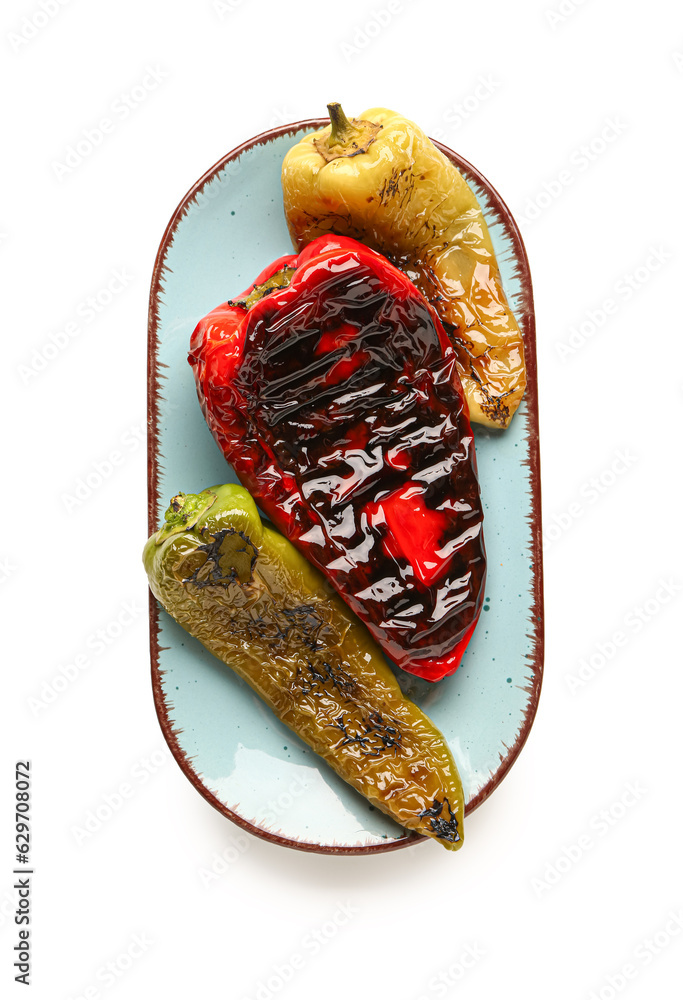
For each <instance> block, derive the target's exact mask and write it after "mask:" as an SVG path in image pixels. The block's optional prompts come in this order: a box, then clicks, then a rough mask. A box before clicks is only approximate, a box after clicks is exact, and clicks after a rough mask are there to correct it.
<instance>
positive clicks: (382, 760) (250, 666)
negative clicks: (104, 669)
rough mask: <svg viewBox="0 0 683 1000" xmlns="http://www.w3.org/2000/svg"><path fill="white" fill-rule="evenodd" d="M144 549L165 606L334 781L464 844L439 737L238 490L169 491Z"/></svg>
mask: <svg viewBox="0 0 683 1000" xmlns="http://www.w3.org/2000/svg"><path fill="white" fill-rule="evenodd" d="M143 558H144V564H145V569H146V570H147V575H148V577H149V585H150V589H151V590H152V593H153V594H154V596H155V597H156V598H157V599H158V600H159V601H160V602H161V604H162V605H163V606H164V607H165V608H166V610H167V611H168V612H169V614H171V615H172V616H173V617H174V618H175V619H176V621H178V622H179V624H180V625H182V626H183V628H185V629H186V630H187V631H188V632H189V633H190V634H191V635H193V636H195V637H196V638H197V639H199V641H200V642H201V643H203V645H204V646H206V648H207V649H208V650H209V651H210V652H212V653H214V654H215V655H216V656H217V657H219V658H220V659H221V660H223V662H224V663H226V664H228V665H229V666H230V667H232V669H233V670H234V671H235V673H237V674H239V676H240V677H242V678H243V679H244V680H245V681H246V682H247V683H248V684H249V685H250V686H251V687H252V688H253V689H254V691H256V693H257V694H259V695H260V696H261V698H263V700H264V701H265V702H266V704H267V705H269V707H270V708H271V709H272V710H273V712H275V714H276V715H277V717H278V718H279V719H281V720H282V722H284V723H285V724H286V725H287V726H289V727H290V728H291V729H293V730H294V732H295V733H297V734H298V735H299V736H300V737H301V739H302V740H304V742H306V743H307V744H308V745H309V746H310V747H312V749H313V750H315V751H316V752H317V753H319V754H320V756H321V757H323V758H324V759H325V760H326V761H327V763H328V764H329V765H330V766H331V767H332V768H333V769H334V770H335V771H336V772H337V774H339V776H340V777H341V778H343V779H344V780H345V781H347V782H349V784H351V785H352V786H353V787H354V788H356V789H357V790H358V791H359V792H361V793H362V794H363V795H365V796H366V798H368V799H369V800H370V801H371V802H372V803H373V804H374V805H376V806H377V808H379V809H381V810H382V811H383V812H385V813H387V814H388V815H389V816H391V817H392V818H393V819H394V820H395V821H396V822H397V823H399V824H400V825H401V826H404V827H406V828H407V829H408V830H415V831H417V832H418V833H421V834H424V835H426V836H428V837H433V838H434V839H436V840H437V841H438V842H439V843H440V844H443V846H444V847H446V848H448V849H449V850H457V849H458V848H459V847H460V846H461V845H462V841H463V834H462V823H463V813H464V798H463V791H462V785H461V783H460V777H459V775H458V772H457V769H456V766H455V763H454V761H453V757H452V755H451V752H450V750H449V748H448V745H447V743H446V742H445V740H444V738H443V736H442V735H441V733H440V732H439V731H438V730H437V729H436V728H435V727H434V725H433V724H432V723H431V722H430V721H429V719H428V718H427V717H426V716H425V715H424V714H423V713H422V712H421V711H420V710H419V708H417V706H416V705H414V704H413V703H412V702H411V701H409V700H408V699H407V698H406V697H405V696H404V695H403V694H402V692H401V689H400V688H399V686H398V684H397V682H396V679H395V678H394V675H393V674H392V672H391V670H390V669H389V667H388V666H387V664H386V662H385V660H384V658H383V656H382V654H381V652H380V650H379V648H378V647H377V646H376V645H375V643H374V642H373V641H372V639H371V638H370V634H369V632H367V630H366V629H365V628H364V626H363V625H361V623H360V622H359V621H358V619H356V618H355V617H354V616H353V614H352V613H351V612H350V611H349V609H348V608H347V607H346V605H345V604H344V602H343V601H342V600H341V598H339V597H337V596H336V594H334V593H331V588H330V587H329V585H328V584H327V583H326V581H325V578H324V577H323V575H322V574H321V573H319V572H318V570H316V569H314V568H313V566H311V565H310V564H309V563H308V562H307V561H306V559H305V558H304V557H303V556H302V555H301V554H300V553H299V552H298V551H297V549H295V548H294V546H293V545H292V544H291V543H290V542H288V541H287V539H286V538H284V536H282V535H280V534H279V533H278V532H277V531H274V530H272V529H271V528H268V527H266V525H264V524H262V522H261V519H260V517H259V514H258V511H257V509H256V505H255V503H254V501H253V500H252V498H251V496H250V494H249V493H248V492H247V490H245V489H244V488H243V487H241V486H234V485H231V484H229V485H227V486H215V487H213V488H212V489H210V490H204V491H203V492H202V493H199V494H188V495H185V494H182V493H181V494H179V495H178V496H176V497H174V498H173V500H172V501H171V506H170V508H169V509H168V511H167V512H166V521H165V524H164V526H163V527H162V528H161V529H160V530H159V531H157V532H156V534H154V535H152V537H151V538H150V539H149V541H148V542H147V545H146V546H145V551H144V556H143Z"/></svg>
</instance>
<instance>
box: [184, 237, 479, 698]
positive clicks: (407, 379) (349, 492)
mask: <svg viewBox="0 0 683 1000" xmlns="http://www.w3.org/2000/svg"><path fill="white" fill-rule="evenodd" d="M189 361H190V364H191V365H192V366H193V368H194V373H195V378H196V383H197V391H198V395H199V399H200V402H201V404H202V408H203V410H204V414H205V416H206V420H207V422H208V425H209V427H210V429H211V431H212V433H213V435H214V437H215V438H216V441H217V442H218V444H219V446H220V447H221V449H222V450H223V452H224V454H225V456H226V458H227V459H228V461H229V462H230V463H231V464H232V466H233V468H234V470H235V472H236V473H237V476H238V478H239V479H240V481H241V482H242V483H243V485H244V486H246V487H247V489H248V490H249V491H250V493H251V494H252V495H253V496H254V498H255V500H256V501H257V503H258V504H259V506H260V507H261V508H262V510H263V511H264V512H265V513H266V514H267V516H268V517H269V518H270V519H271V520H272V521H273V522H274V524H275V525H276V526H277V527H278V528H279V529H280V531H282V532H283V534H285V535H286V536H287V538H289V540H290V541H291V542H293V543H294V544H295V545H296V546H297V547H298V548H299V549H300V550H301V551H302V552H303V553H304V555H305V556H306V557H307V558H308V559H309V560H310V561H311V562H312V563H313V564H314V565H315V566H316V567H317V568H318V569H320V570H321V571H322V572H323V573H324V574H325V575H326V576H327V578H328V579H329V580H330V582H331V583H332V585H333V586H334V587H335V588H336V590H337V591H338V592H339V593H340V594H341V596H342V597H343V598H344V600H345V601H346V603H347V604H348V605H349V607H350V608H351V609H352V610H353V611H354V612H355V613H356V614H357V615H358V617H359V618H360V619H361V620H362V621H363V622H364V624H365V625H367V627H368V628H369V630H370V632H371V633H372V635H373V637H374V638H375V640H376V641H377V642H378V643H379V645H380V646H381V647H382V649H383V650H384V652H385V653H386V654H387V656H389V657H390V658H391V659H392V660H393V661H394V662H395V663H397V664H398V666H400V667H401V668H402V669H404V670H406V671H408V672H409V673H413V674H416V675H418V676H421V677H424V678H426V679H427V680H430V681H437V680H440V679H441V678H443V677H445V676H447V675H449V674H451V673H453V672H454V671H455V670H456V668H457V667H458V665H459V663H460V661H461V658H462V655H463V652H464V650H465V647H466V646H467V643H468V642H469V639H470V637H471V635H472V632H473V630H474V627H475V625H476V622H477V619H478V617H479V613H480V610H481V607H482V603H483V596H484V581H485V571H486V557H485V551H484V541H483V533H482V521H483V512H482V505H481V499H480V495H479V484H478V481H477V476H476V460H475V453H474V439H473V435H472V431H471V428H470V425H469V421H468V419H467V406H466V403H465V402H464V399H463V394H462V387H461V385H460V381H459V379H458V376H457V372H456V369H455V356H454V353H453V350H452V348H451V346H450V344H449V342H448V338H447V336H446V334H445V332H444V330H443V328H442V326H441V324H440V322H439V320H438V317H437V316H436V314H435V313H434V311H433V309H432V308H431V307H430V306H429V305H428V303H427V302H426V301H425V299H424V297H423V296H422V295H421V294H420V293H419V292H418V291H417V289H416V288H415V286H414V285H413V284H412V283H411V282H410V280H409V279H408V278H407V277H406V275H405V274H403V273H402V272H401V271H399V270H398V269H397V268H395V267H393V265H391V264H390V263H389V261H387V260H386V259H385V258H384V257H381V256H380V255H379V254H377V253H375V252H374V251H373V250H370V249H369V248H367V247H364V246H361V245H360V244H359V243H357V242H356V241H355V240H351V239H347V238H344V237H336V236H326V237H322V238H321V239H319V240H315V241H314V242H313V243H311V244H310V245H309V246H308V247H307V248H306V249H305V250H304V251H303V252H302V253H301V254H299V256H298V257H285V258H280V259H279V260H278V261H275V262H274V264H273V265H272V266H271V267H270V268H268V269H266V271H264V272H263V273H262V274H261V275H260V276H259V278H258V279H257V281H256V282H255V284H254V285H253V286H251V288H249V289H248V290H247V291H246V292H245V293H244V295H243V296H241V297H240V298H239V299H236V300H233V301H231V302H227V303H225V304H223V305H222V306H219V307H218V308H217V309H215V310H214V311H213V312H211V313H209V315H208V316H206V317H205V318H204V319H203V320H202V321H201V322H200V323H199V325H198V326H197V328H196V329H195V331H194V334H193V336H192V341H191V349H190V355H189Z"/></svg>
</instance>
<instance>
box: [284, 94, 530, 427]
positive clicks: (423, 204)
mask: <svg viewBox="0 0 683 1000" xmlns="http://www.w3.org/2000/svg"><path fill="white" fill-rule="evenodd" d="M328 110H329V112H330V123H331V124H330V126H329V127H328V128H325V129H323V130H322V131H320V132H316V133H314V134H311V135H308V136H306V137H305V138H304V139H302V140H301V141H300V142H299V143H297V145H295V146H294V147H293V148H292V149H290V150H289V152H288V153H287V155H286V156H285V159H284V163H283V166H282V188H283V194H284V206H285V215H286V218H287V224H288V226H289V231H290V234H291V236H292V240H293V241H294V244H295V246H296V247H298V248H299V249H300V248H302V247H304V246H305V245H306V244H307V243H310V241H311V240H313V239H315V238H316V237H317V236H321V235H322V234H323V233H329V232H334V233H338V234H339V235H342V236H352V237H354V238H355V239H357V240H360V241H361V242H363V243H366V244H367V245H368V246H371V247H373V249H375V250H378V251H379V252H380V253H382V254H384V255H385V256H387V257H389V258H390V260H392V261H393V263H394V264H396V265H397V266H398V267H400V268H401V269H402V270H404V271H405V272H406V273H407V274H409V276H410V278H411V279H412V281H413V282H414V283H415V284H416V285H417V287H418V288H419V289H420V291H421V292H422V294H423V295H424V296H425V298H427V299H428V301H429V302H431V303H432V305H433V306H434V307H435V309H436V310H437V312H438V313H439V316H440V318H441V320H442V322H443V323H444V324H445V325H446V329H447V330H448V332H449V335H450V336H451V341H452V343H453V346H454V347H455V351H456V354H457V359H458V370H459V374H460V378H461V381H462V384H463V389H464V391H465V396H466V398H467V402H468V404H469V409H470V419H471V420H474V421H476V422H477V423H481V424H486V425H488V426H490V427H507V425H508V424H509V422H510V420H511V418H512V415H513V414H514V412H515V410H516V409H517V407H518V406H519V403H520V400H521V399H522V396H523V394H524V388H525V385H526V370H525V365H524V344H523V341H522V334H521V332H520V329H519V327H518V325H517V321H516V320H515V317H514V315H513V313H512V310H511V308H510V306H509V304H508V301H507V298H506V296H505V292H504V290H503V286H502V282H501V278H500V272H499V270H498V264H497V262H496V256H495V252H494V249H493V245H492V243H491V237H490V235H489V231H488V228H487V226H486V221H485V219H484V216H483V213H482V210H481V208H480V206H479V203H478V202H477V199H476V197H475V195H474V193H473V191H472V189H471V188H470V187H469V185H468V184H467V182H466V181H465V179H464V178H463V176H462V175H461V174H460V173H459V171H458V170H457V169H456V168H455V166H454V165H453V164H452V163H451V161H450V160H448V159H447V158H446V157H445V156H444V155H443V153H441V152H440V151H439V150H438V149H437V148H436V147H435V146H434V145H433V143H432V142H431V141H430V140H429V139H428V137H427V136H426V135H425V133H424V132H422V130H421V129H419V128H418V126H417V125H415V124H414V123H413V122H411V121H408V119H406V118H403V117H402V116H401V115H398V114H396V113H395V112H393V111H387V109H386V108H371V109H370V110H369V111H365V112H364V113H363V115H362V117H361V118H360V119H351V120H349V119H347V118H346V116H345V115H344V112H343V111H342V109H341V107H340V105H339V104H329V105H328Z"/></svg>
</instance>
